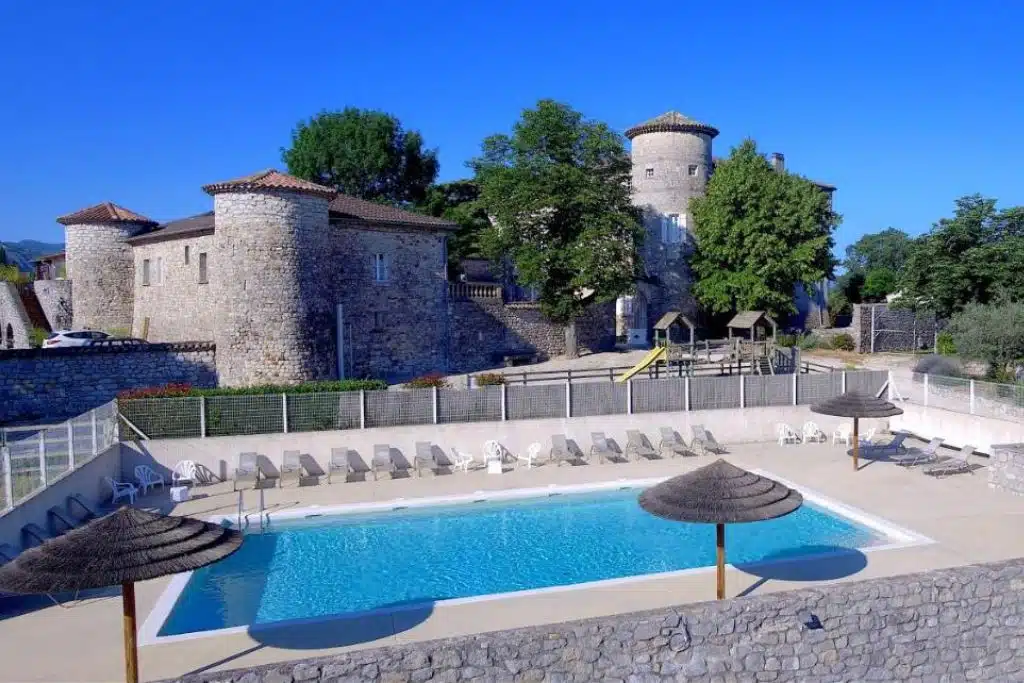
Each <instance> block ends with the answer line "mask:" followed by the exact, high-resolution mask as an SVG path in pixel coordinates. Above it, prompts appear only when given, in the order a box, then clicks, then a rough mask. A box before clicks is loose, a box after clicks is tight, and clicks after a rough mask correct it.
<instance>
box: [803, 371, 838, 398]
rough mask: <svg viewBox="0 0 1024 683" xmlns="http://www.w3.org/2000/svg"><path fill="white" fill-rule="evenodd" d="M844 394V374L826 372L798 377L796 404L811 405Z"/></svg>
mask: <svg viewBox="0 0 1024 683" xmlns="http://www.w3.org/2000/svg"><path fill="white" fill-rule="evenodd" d="M841 393H843V373H841V372H825V373H816V374H813V375H812V374H807V375H797V378H796V402H797V403H798V404H800V405H810V404H814V403H818V402H820V401H824V400H825V399H827V398H832V397H833V396H838V395H839V394H841Z"/></svg>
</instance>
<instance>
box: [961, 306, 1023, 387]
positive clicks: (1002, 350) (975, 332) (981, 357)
mask: <svg viewBox="0 0 1024 683" xmlns="http://www.w3.org/2000/svg"><path fill="white" fill-rule="evenodd" d="M949 332H950V333H951V334H952V335H953V342H954V344H955V345H956V350H957V353H959V354H960V355H961V356H962V357H964V358H969V359H971V360H978V361H983V362H985V363H988V365H989V374H990V375H991V376H994V377H996V378H1002V377H1005V376H1006V375H1007V374H1009V371H1010V368H1011V364H1013V363H1015V362H1018V361H1021V360H1024V303H1022V302H1016V303H1003V304H996V305H987V306H986V305H983V304H978V303H968V304H967V305H965V306H964V308H963V310H961V311H960V312H959V313H957V314H956V315H954V316H953V318H952V319H951V320H950V321H949Z"/></svg>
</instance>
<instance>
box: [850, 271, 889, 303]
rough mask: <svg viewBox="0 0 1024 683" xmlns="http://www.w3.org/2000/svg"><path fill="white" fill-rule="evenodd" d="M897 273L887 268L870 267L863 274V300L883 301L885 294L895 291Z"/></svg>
mask: <svg viewBox="0 0 1024 683" xmlns="http://www.w3.org/2000/svg"><path fill="white" fill-rule="evenodd" d="M898 281H899V275H897V274H896V271H894V270H891V269H889V268H872V269H871V270H869V271H868V272H867V275H865V276H864V284H863V286H862V287H861V290H860V291H861V296H862V297H863V299H864V300H865V301H885V297H886V295H887V294H892V293H893V292H895V291H896V285H897V282H898Z"/></svg>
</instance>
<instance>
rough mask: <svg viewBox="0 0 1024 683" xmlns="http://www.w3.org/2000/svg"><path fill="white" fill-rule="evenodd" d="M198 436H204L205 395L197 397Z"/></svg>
mask: <svg viewBox="0 0 1024 683" xmlns="http://www.w3.org/2000/svg"><path fill="white" fill-rule="evenodd" d="M199 437H200V438H202V439H205V438H206V397H205V396H200V397H199Z"/></svg>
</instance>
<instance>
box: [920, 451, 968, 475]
mask: <svg viewBox="0 0 1024 683" xmlns="http://www.w3.org/2000/svg"><path fill="white" fill-rule="evenodd" d="M974 450H975V449H974V446H970V445H965V446H964V447H963V448H961V449H960V450H959V451H958V452H957V453H956V455H954V456H952V457H951V458H950V459H949V460H946V461H945V462H940V463H937V464H935V465H932V466H931V467H929V468H927V469H926V470H924V473H925V474H929V475H931V476H933V477H945V476H947V475H950V474H961V473H963V472H968V473H970V474H974V467H972V466H971V463H970V462H969V461H968V460H967V459H968V458H969V457H971V454H972V453H974Z"/></svg>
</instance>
